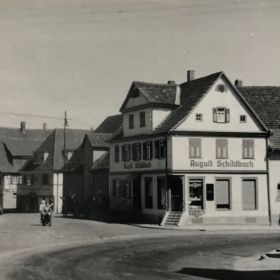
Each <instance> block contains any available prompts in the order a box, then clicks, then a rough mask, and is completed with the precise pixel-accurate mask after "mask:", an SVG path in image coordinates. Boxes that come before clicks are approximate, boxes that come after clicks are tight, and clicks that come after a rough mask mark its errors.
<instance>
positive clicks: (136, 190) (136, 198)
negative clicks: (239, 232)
mask: <svg viewBox="0 0 280 280" xmlns="http://www.w3.org/2000/svg"><path fill="white" fill-rule="evenodd" d="M133 208H135V209H141V177H140V176H137V177H135V178H134V179H133Z"/></svg>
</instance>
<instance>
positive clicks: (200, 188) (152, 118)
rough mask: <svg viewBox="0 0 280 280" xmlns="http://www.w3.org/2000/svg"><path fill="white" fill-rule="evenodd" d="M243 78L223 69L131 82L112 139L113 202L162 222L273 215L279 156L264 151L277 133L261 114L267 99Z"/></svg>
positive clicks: (244, 220)
mask: <svg viewBox="0 0 280 280" xmlns="http://www.w3.org/2000/svg"><path fill="white" fill-rule="evenodd" d="M240 86H241V84H240V82H239V81H237V82H236V84H235V85H233V84H232V83H231V82H230V80H229V79H228V78H227V77H226V75H225V74H224V73H223V72H219V73H214V74H211V75H209V76H206V77H202V78H199V79H195V78H194V72H193V71H188V77H187V81H186V82H184V83H182V84H180V85H177V84H175V83H174V82H173V81H169V82H168V83H167V84H155V83H144V82H133V83H132V85H131V88H130V90H129V92H128V94H127V96H126V98H125V100H124V103H123V104H122V106H121V109H120V111H121V113H122V115H123V128H122V130H121V131H119V133H118V134H117V135H116V136H115V137H114V138H113V139H112V140H111V145H110V207H111V208H112V209H114V210H115V211H122V212H123V213H128V212H129V213H134V214H135V215H136V214H138V216H139V214H140V215H141V216H142V219H144V220H145V221H153V222H158V223H161V224H177V225H187V224H192V223H203V224H256V223H257V224H270V223H271V221H272V220H273V221H275V220H277V217H278V218H279V200H280V199H279V192H280V178H279V180H278V177H279V176H277V179H276V178H275V177H274V175H273V174H274V173H272V172H276V174H278V173H279V172H278V170H279V163H277V160H276V161H275V163H274V162H272V161H269V159H268V156H269V153H268V151H269V150H270V149H269V147H270V146H273V145H272V144H273V143H274V146H275V143H277V144H279V140H277V137H276V136H275V134H274V136H271V131H270V130H269V129H270V128H271V127H270V125H269V123H268V122H267V121H266V120H265V119H264V116H263V115H262V114H260V111H262V110H266V111H267V112H269V110H270V109H269V107H266V108H265V107H263V108H262V109H261V107H260V106H261V105H260V106H258V105H257V104H260V103H261V102H260V100H258V98H259V96H257V95H253V94H252V95H251V94H250V93H249V90H247V94H245V88H244V90H243V91H242V88H241V87H240ZM278 92H279V91H278ZM243 94H244V95H243ZM277 102H278V104H279V100H278V101H277ZM278 108H279V106H278ZM278 110H279V109H278ZM268 114H269V113H268ZM277 117H278V118H279V115H278V116H277ZM271 122H273V120H271ZM278 135H279V134H278ZM269 137H271V138H270V139H271V140H269ZM273 137H274V138H273ZM277 141H278V142H277ZM276 146H277V145H276ZM277 147H278V146H277ZM275 150H276V149H275ZM277 153H279V152H276V151H275V152H274V155H275V157H277V156H276V154H277ZM277 155H278V154H277ZM278 158H279V155H278ZM278 158H277V159H278ZM269 172H270V173H269ZM275 185H276V186H275ZM271 188H273V190H271ZM276 195H277V197H278V198H276ZM276 209H277V210H276ZM277 222H278V221H277Z"/></svg>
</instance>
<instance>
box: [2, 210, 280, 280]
mask: <svg viewBox="0 0 280 280" xmlns="http://www.w3.org/2000/svg"><path fill="white" fill-rule="evenodd" d="M38 218H39V217H38V215H30V214H29V215H26V214H22V215H18V214H13V215H5V216H2V217H1V219H0V279H5V280H6V279H30V280H32V279H41V280H43V279H48V280H50V279H56V280H57V279H61V280H63V279H67V280H71V279H110V280H111V279H238V278H239V279H254V280H256V279H280V274H279V269H280V265H279V263H280V259H275V260H274V262H273V265H274V266H271V265H270V264H271V261H270V260H267V259H265V260H262V261H258V260H257V257H256V256H258V255H260V254H263V253H264V252H269V251H271V250H272V249H274V248H278V244H279V241H280V240H279V238H278V235H279V234H278V232H277V233H264V232H263V233H258V234H257V233H256V232H251V233H250V234H245V233H244V232H243V233H242V234H241V233H238V232H234V233H233V234H231V233H230V232H224V233H223V234H218V233H217V232H212V233H209V232H200V231H178V230H160V229H147V228H140V227H135V226H129V225H120V224H106V223H99V222H94V221H82V220H74V219H63V218H56V219H54V224H53V226H52V227H42V226H40V225H39V222H38ZM255 269H257V270H259V271H254V270H255ZM247 270H251V271H247Z"/></svg>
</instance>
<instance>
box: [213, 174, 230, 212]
mask: <svg viewBox="0 0 280 280" xmlns="http://www.w3.org/2000/svg"><path fill="white" fill-rule="evenodd" d="M215 201H216V207H217V209H224V210H227V209H230V180H229V179H217V180H216V184H215Z"/></svg>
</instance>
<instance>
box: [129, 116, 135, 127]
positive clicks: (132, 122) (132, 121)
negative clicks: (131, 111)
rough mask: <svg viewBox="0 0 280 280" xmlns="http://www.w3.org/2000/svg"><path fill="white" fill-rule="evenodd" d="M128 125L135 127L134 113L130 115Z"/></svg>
mask: <svg viewBox="0 0 280 280" xmlns="http://www.w3.org/2000/svg"><path fill="white" fill-rule="evenodd" d="M128 127H129V129H132V128H134V115H129V116H128Z"/></svg>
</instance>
